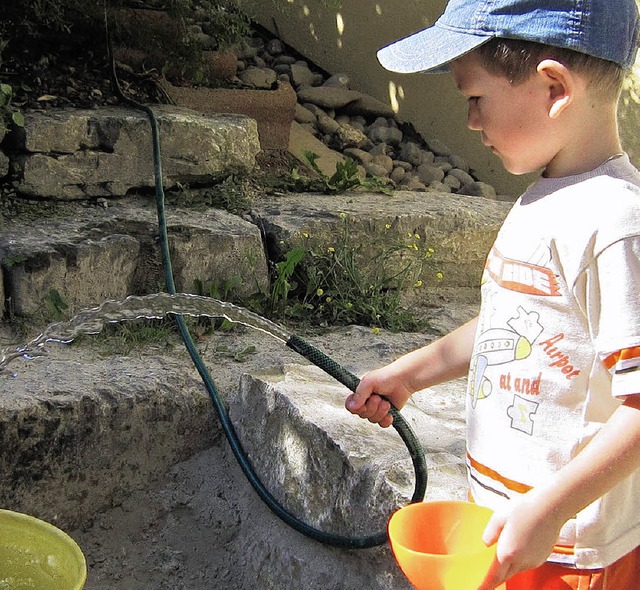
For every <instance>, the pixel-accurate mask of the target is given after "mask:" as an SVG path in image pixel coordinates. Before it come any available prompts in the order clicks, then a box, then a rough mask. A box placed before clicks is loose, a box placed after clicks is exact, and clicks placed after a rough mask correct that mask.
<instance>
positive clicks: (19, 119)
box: [0, 84, 24, 136]
mask: <svg viewBox="0 0 640 590" xmlns="http://www.w3.org/2000/svg"><path fill="white" fill-rule="evenodd" d="M12 97H13V88H12V87H11V86H10V85H9V84H0V135H2V136H3V135H4V134H5V133H6V132H7V131H9V129H10V127H11V126H12V125H15V126H16V127H24V115H23V114H22V113H21V112H20V111H19V110H18V109H16V108H15V107H14V106H13V105H12V104H11V100H12Z"/></svg>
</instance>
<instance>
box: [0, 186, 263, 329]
mask: <svg viewBox="0 0 640 590" xmlns="http://www.w3.org/2000/svg"><path fill="white" fill-rule="evenodd" d="M166 217H167V233H168V240H169V250H170V254H171V259H172V266H173V275H174V280H175V283H176V288H177V289H178V290H179V291H182V292H188V293H198V292H199V291H201V290H205V291H206V293H207V294H208V293H209V289H210V286H211V285H212V284H214V285H216V286H217V287H218V288H219V289H220V288H221V287H222V286H223V285H224V284H225V281H228V280H229V279H231V278H234V283H233V284H234V292H235V294H236V295H238V296H240V297H248V296H250V295H252V294H254V293H256V292H258V291H260V290H262V291H264V292H266V291H267V290H268V283H269V278H268V269H267V262H266V258H265V255H264V249H263V246H262V239H261V236H260V231H259V230H258V228H257V227H256V226H255V225H254V224H252V223H249V222H247V221H245V220H243V219H242V218H241V217H239V216H237V215H232V214H230V213H227V212H226V211H222V210H219V209H213V208H209V209H207V210H206V211H194V210H185V209H171V210H168V211H167V216H166ZM158 233H159V230H158V221H157V217H156V210H155V203H154V201H153V199H150V198H143V197H138V198H133V197H131V198H128V199H126V200H122V201H118V202H115V203H113V204H112V205H111V206H109V207H108V208H107V209H104V208H78V209H77V211H76V214H75V215H74V216H73V217H72V218H65V219H49V220H42V221H39V222H33V223H30V224H23V225H12V226H10V227H9V228H7V230H6V231H4V232H3V233H2V236H0V259H1V260H2V268H3V276H4V284H5V289H4V290H5V300H6V305H7V308H8V310H9V311H10V312H11V313H13V314H17V315H19V316H27V317H31V318H32V319H34V320H35V319H40V320H42V319H44V320H47V319H51V314H50V310H48V309H47V302H48V300H49V299H50V298H51V296H52V293H55V294H58V295H59V296H60V297H61V299H62V300H63V301H64V302H65V303H66V305H68V309H66V310H65V314H66V315H70V314H73V313H75V312H77V311H78V310H79V309H81V308H85V307H94V306H97V305H99V304H100V303H102V302H103V301H104V300H106V299H124V298H125V297H127V296H128V295H131V294H138V295H140V294H148V293H154V292H156V291H158V290H159V289H160V290H164V289H163V284H164V279H163V272H162V256H161V252H160V247H159V243H158ZM200 294H201V293H200Z"/></svg>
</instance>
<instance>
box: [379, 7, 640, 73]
mask: <svg viewBox="0 0 640 590" xmlns="http://www.w3.org/2000/svg"><path fill="white" fill-rule="evenodd" d="M494 37H502V38H508V39H522V40H525V41H535V42H537V43H544V44H546V45H553V46H556V47H563V48H565V49H572V50H574V51H578V52H580V53H586V54H588V55H592V56H594V57H599V58H601V59H606V60H609V61H612V62H615V63H617V64H619V65H620V66H622V67H623V68H630V67H631V66H632V65H633V63H634V61H635V57H636V50H637V43H638V9H637V7H636V3H635V0H547V1H544V0H451V1H450V2H449V4H448V5H447V7H446V9H445V11H444V14H443V15H442V16H441V17H440V18H439V19H438V20H437V21H436V22H435V23H434V24H433V26H431V27H429V28H427V29H424V30H422V31H419V32H417V33H414V34H413V35H410V36H409V37H405V38H404V39H400V40H399V41H396V42H395V43H392V44H391V45H387V46H386V47H383V48H382V49H381V50H380V51H378V60H379V61H380V63H381V64H382V66H383V67H384V68H386V69H387V70H390V71H392V72H400V73H410V72H433V73H438V72H445V71H448V69H449V68H448V64H449V63H450V62H451V61H453V60H455V59H457V58H459V57H461V56H462V55H464V54H465V53H468V52H470V51H472V50H474V49H476V48H477V47H479V46H480V45H482V44H483V43H486V42H487V41H489V40H490V39H492V38H494Z"/></svg>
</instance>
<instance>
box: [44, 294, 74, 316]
mask: <svg viewBox="0 0 640 590" xmlns="http://www.w3.org/2000/svg"><path fill="white" fill-rule="evenodd" d="M44 304H45V306H46V308H47V309H48V310H49V313H51V315H52V316H53V318H54V319H55V320H61V319H63V318H64V315H65V311H67V309H69V303H68V302H67V300H66V299H65V298H64V297H63V296H62V295H61V294H60V292H59V291H58V290H57V289H50V290H49V292H48V293H47V294H46V295H45V297H44Z"/></svg>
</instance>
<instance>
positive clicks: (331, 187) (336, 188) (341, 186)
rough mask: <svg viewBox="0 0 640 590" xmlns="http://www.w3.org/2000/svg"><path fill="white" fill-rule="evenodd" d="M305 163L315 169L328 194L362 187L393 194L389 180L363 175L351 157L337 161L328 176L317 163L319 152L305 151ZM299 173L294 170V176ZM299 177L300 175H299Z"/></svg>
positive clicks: (303, 155) (303, 153)
mask: <svg viewBox="0 0 640 590" xmlns="http://www.w3.org/2000/svg"><path fill="white" fill-rule="evenodd" d="M302 157H303V159H304V163H305V164H306V165H307V166H308V167H309V168H310V169H311V170H313V171H314V172H315V173H316V174H317V175H318V176H319V177H320V180H321V183H322V185H323V188H324V190H323V192H325V193H327V194H335V193H343V192H345V191H348V190H355V189H362V190H368V191H373V192H380V193H385V194H391V193H392V191H391V189H390V188H389V185H388V182H387V181H386V180H385V179H382V178H379V177H378V176H365V177H363V176H361V175H360V173H359V171H358V164H357V162H356V161H355V160H352V159H351V158H346V159H345V160H344V161H343V162H338V163H336V171H335V172H334V173H333V175H331V176H327V175H326V174H324V173H323V172H322V170H320V167H319V166H318V164H317V160H318V158H319V156H318V154H316V153H314V152H309V151H303V152H302ZM296 175H298V174H297V172H296V171H294V177H295V176H296ZM298 177H299V175H298Z"/></svg>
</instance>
